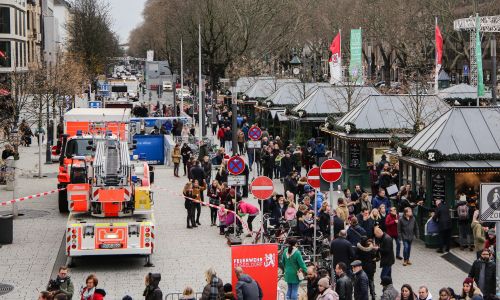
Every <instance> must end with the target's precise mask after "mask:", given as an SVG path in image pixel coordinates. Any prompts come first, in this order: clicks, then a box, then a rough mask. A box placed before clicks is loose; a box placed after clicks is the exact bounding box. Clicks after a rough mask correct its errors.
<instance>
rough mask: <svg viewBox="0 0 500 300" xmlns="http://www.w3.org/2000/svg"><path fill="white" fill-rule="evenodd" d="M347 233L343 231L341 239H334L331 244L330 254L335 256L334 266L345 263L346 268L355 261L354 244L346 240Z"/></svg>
mask: <svg viewBox="0 0 500 300" xmlns="http://www.w3.org/2000/svg"><path fill="white" fill-rule="evenodd" d="M346 236H347V232H346V231H345V230H341V231H340V232H339V237H338V238H336V239H334V240H333V241H332V243H331V244H330V253H331V254H333V265H334V266H336V265H337V264H338V263H340V262H343V263H344V264H346V266H349V265H350V264H351V261H352V260H353V259H354V250H353V248H352V244H351V243H350V242H349V241H348V240H346Z"/></svg>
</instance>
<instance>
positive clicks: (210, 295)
mask: <svg viewBox="0 0 500 300" xmlns="http://www.w3.org/2000/svg"><path fill="white" fill-rule="evenodd" d="M200 299H201V300H222V299H224V284H223V283H222V280H221V279H219V278H218V277H217V276H214V277H212V280H211V281H210V283H207V284H206V285H205V287H204V288H203V293H202V294H201V298H200Z"/></svg>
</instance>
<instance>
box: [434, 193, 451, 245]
mask: <svg viewBox="0 0 500 300" xmlns="http://www.w3.org/2000/svg"><path fill="white" fill-rule="evenodd" d="M432 219H433V220H434V222H436V223H438V229H439V239H440V244H439V249H438V250H437V252H438V253H443V250H444V251H446V252H449V251H450V240H451V218H450V210H449V209H448V206H447V205H446V204H445V203H443V202H442V201H441V199H436V212H435V213H434V216H433V217H432Z"/></svg>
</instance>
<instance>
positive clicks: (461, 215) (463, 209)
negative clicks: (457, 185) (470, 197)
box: [457, 199, 473, 251]
mask: <svg viewBox="0 0 500 300" xmlns="http://www.w3.org/2000/svg"><path fill="white" fill-rule="evenodd" d="M472 214H473V211H472V209H471V208H470V207H469V205H468V204H467V201H466V200H465V199H464V200H460V201H459V202H458V203H457V217H458V237H459V242H460V250H464V249H466V248H469V249H470V250H471V251H472V250H473V249H472V241H471V240H472V228H471V224H472Z"/></svg>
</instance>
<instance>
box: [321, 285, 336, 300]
mask: <svg viewBox="0 0 500 300" xmlns="http://www.w3.org/2000/svg"><path fill="white" fill-rule="evenodd" d="M316 299H317V300H338V299H342V298H339V296H338V295H337V294H336V293H335V292H334V291H333V290H332V289H331V288H327V289H326V290H324V291H323V293H321V294H319V295H318V298H316Z"/></svg>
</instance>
